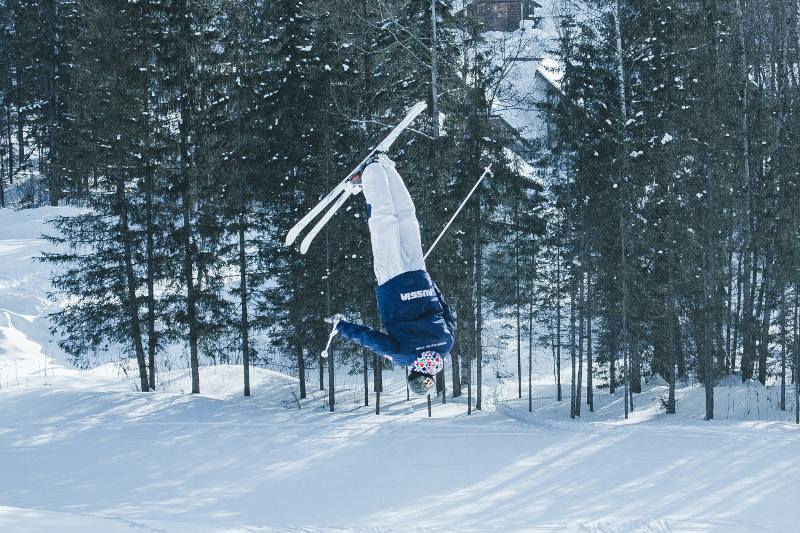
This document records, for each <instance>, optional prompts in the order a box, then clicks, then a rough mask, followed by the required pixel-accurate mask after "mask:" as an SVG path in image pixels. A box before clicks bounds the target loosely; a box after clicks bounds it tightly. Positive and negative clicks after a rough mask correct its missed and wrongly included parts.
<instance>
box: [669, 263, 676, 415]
mask: <svg viewBox="0 0 800 533" xmlns="http://www.w3.org/2000/svg"><path fill="white" fill-rule="evenodd" d="M667 268H668V269H669V272H668V274H667V275H668V276H669V279H668V281H667V349H668V350H669V376H668V377H667V379H668V380H669V392H668V395H667V414H670V415H674V414H675V382H676V381H677V379H678V376H677V374H676V370H675V367H676V364H675V359H676V357H675V355H676V350H677V346H676V342H675V341H676V340H677V339H676V337H677V332H676V331H675V324H676V322H677V320H676V318H675V315H676V309H675V293H674V287H673V285H672V264H669V265H668V266H667Z"/></svg>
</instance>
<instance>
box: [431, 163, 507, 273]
mask: <svg viewBox="0 0 800 533" xmlns="http://www.w3.org/2000/svg"><path fill="white" fill-rule="evenodd" d="M491 173H492V164H491V163H489V166H488V167H486V168H485V169H483V174H481V177H480V178H478V181H476V182H475V185H473V186H472V190H471V191H469V194H467V197H466V198H464V201H463V202H461V205H460V206H458V209H456V212H455V213H453V216H452V217H450V220H449V221H447V224H445V226H444V229H443V230H442V232H441V233H440V234H439V236H438V237H436V240H435V241H433V244H431V247H430V248H428V251H427V252H425V256H424V257H423V258H422V260H423V261H424V260H425V259H427V258H428V256H429V255H431V252H432V251H433V249H434V248H436V245H437V244H439V241H440V240H442V237H443V236H444V234H445V233H446V232H447V229H448V228H449V227H450V224H452V223H453V221H454V220H455V219H456V217H457V216H458V214H459V213H460V212H461V210H462V209H463V208H464V206H465V205H467V202H468V201H469V199H470V198H471V197H472V194H473V193H474V192H475V189H477V188H478V185H480V184H481V182H482V181H483V178H485V177H486V175H487V174H491Z"/></svg>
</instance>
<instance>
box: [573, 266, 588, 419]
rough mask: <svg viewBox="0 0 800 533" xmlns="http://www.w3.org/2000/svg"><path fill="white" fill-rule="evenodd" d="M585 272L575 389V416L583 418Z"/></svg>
mask: <svg viewBox="0 0 800 533" xmlns="http://www.w3.org/2000/svg"><path fill="white" fill-rule="evenodd" d="M583 278H584V276H583V272H581V273H580V277H579V280H578V282H579V283H580V285H579V286H578V287H579V291H578V381H577V385H576V387H575V416H581V403H582V402H581V398H582V397H583V395H582V391H581V386H582V384H583V314H584V309H585V308H586V306H585V302H584V297H585V294H584V292H583V291H584V288H583Z"/></svg>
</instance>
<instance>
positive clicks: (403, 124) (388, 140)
mask: <svg viewBox="0 0 800 533" xmlns="http://www.w3.org/2000/svg"><path fill="white" fill-rule="evenodd" d="M426 107H427V104H426V103H425V102H424V101H423V102H417V103H416V104H414V106H413V107H412V108H411V109H409V110H408V113H406V116H405V117H403V120H401V121H400V123H399V124H397V126H395V127H394V129H393V130H392V131H391V132H389V134H388V135H387V136H386V137H384V139H383V140H382V141H381V142H380V143H379V144H378V145H377V146H376V147H375V148H373V149H372V150H371V151H370V153H369V154H367V156H366V157H365V158H364V159H362V160H361V162H360V163H359V164H358V165H356V167H355V168H354V169H353V170H352V171H350V173H349V174H348V175H347V177H345V178H344V179H343V180H342V181H341V182H339V184H338V185H336V187H334V188H333V190H331V191H330V192H329V193H328V194H326V195H325V197H323V198H322V200H320V201H319V203H318V204H317V205H315V206H314V208H313V209H311V211H309V212H308V213H307V214H306V215H305V216H304V217H303V218H301V219H300V220H299V221H298V222H297V224H295V225H294V226H293V227H292V229H290V230H289V233H287V234H286V241H285V242H286V245H287V246H289V245H291V244H292V243H293V242H294V241H295V240H296V239H297V237H298V236H299V235H300V233H302V232H303V230H304V229H305V228H306V227H307V226H308V225H309V224H310V223H311V222H312V221H313V220H314V219H316V218H317V217H318V216H319V215H320V214H321V213H322V212H323V211H325V208H326V207H328V206H329V205H330V204H331V203H333V205H332V206H331V207H330V208H329V209H328V211H327V212H326V213H325V215H324V216H323V217H322V218H321V219H320V220H319V221H318V222H317V224H316V225H315V226H314V227H313V228H312V229H311V231H310V232H309V233H308V235H307V236H306V237H305V239H303V242H302V243H301V245H300V253H301V254H305V253H306V252H307V251H308V248H309V247H310V246H311V241H313V240H314V237H316V236H317V234H318V233H319V232H320V231H322V228H323V227H324V226H325V224H327V223H328V221H329V220H330V219H331V218H332V217H333V215H335V214H336V211H338V210H339V208H340V207H342V205H344V203H345V202H346V201H347V199H348V198H349V197H350V196H353V195H355V194H358V193H359V192H360V191H361V187H359V186H357V185H352V184H350V178H352V177H353V175H355V174H357V173H359V172H361V171H362V170H363V169H364V165H365V164H366V163H367V161H369V160H370V158H371V157H372V156H373V155H375V153H377V152H386V151H387V150H389V148H391V146H392V144H393V143H394V142H395V141H396V140H397V138H398V137H399V136H400V134H401V133H403V131H404V130H405V129H406V128H407V127H408V126H409V125H410V124H411V123H412V122H414V119H416V118H417V116H419V114H420V113H422V111H424V110H425V108H426Z"/></svg>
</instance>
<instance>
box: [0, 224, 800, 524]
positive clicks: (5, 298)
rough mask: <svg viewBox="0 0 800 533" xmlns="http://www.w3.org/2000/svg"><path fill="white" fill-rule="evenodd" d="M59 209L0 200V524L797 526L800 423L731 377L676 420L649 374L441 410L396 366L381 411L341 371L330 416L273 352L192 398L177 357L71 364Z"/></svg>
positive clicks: (683, 394) (213, 371) (205, 382)
mask: <svg viewBox="0 0 800 533" xmlns="http://www.w3.org/2000/svg"><path fill="white" fill-rule="evenodd" d="M58 212H65V211H64V210H54V209H52V208H46V209H42V210H32V211H27V212H20V213H13V212H11V211H9V210H0V226H3V227H4V228H9V229H8V230H7V232H6V233H4V234H3V235H0V307H2V308H3V309H0V472H2V476H1V477H0V531H3V532H5V531H9V532H14V533H17V532H24V533H28V532H36V533H38V532H50V531H58V532H67V533H72V532H87V531H90V532H91V531H98V532H109V533H116V532H121V531H128V532H129V531H142V532H148V533H149V532H169V533H184V532H186V533H188V532H192V533H206V532H209V533H211V532H214V533H219V532H228V533H232V532H244V533H247V532H272V531H287V532H317V531H330V532H340V531H358V532H377V531H409V530H415V531H431V532H433V531H487V530H488V531H496V530H508V531H518V530H525V531H534V532H537V531H554V532H561V531H565V532H570V531H575V532H591V533H633V532H636V533H639V532H641V533H651V532H652V533H671V532H703V533H706V532H720V533H722V532H750V531H756V532H757V531H773V532H783V531H786V532H789V531H797V528H796V519H795V518H794V517H793V511H794V509H795V507H794V505H793V504H794V502H795V500H796V493H797V489H798V482H799V481H800V430H798V428H797V427H796V426H794V425H791V424H788V423H786V422H781V421H780V419H776V416H781V417H783V418H782V419H783V420H787V419H788V418H790V415H791V413H784V414H780V415H777V414H776V412H775V410H774V407H775V406H774V399H773V398H772V397H771V396H770V394H772V393H771V392H770V391H767V390H761V389H758V388H755V389H753V391H752V392H751V391H750V390H749V389H747V390H745V389H743V388H742V387H736V386H733V385H731V386H729V387H720V388H719V391H720V398H721V399H720V401H719V402H718V407H719V409H720V417H719V418H721V420H716V421H714V422H710V423H709V422H705V421H702V420H700V418H701V417H702V409H698V407H697V406H698V405H700V404H699V403H698V402H699V399H700V398H701V396H699V395H698V392H699V389H697V388H696V387H695V388H692V387H687V388H685V389H681V390H680V391H679V395H680V396H679V404H678V410H679V415H678V416H680V417H681V418H676V417H673V418H669V417H666V416H665V415H663V414H661V413H659V411H658V408H657V407H656V404H657V401H656V399H657V398H658V396H659V395H660V394H662V393H663V391H662V389H661V388H659V387H658V386H657V385H655V386H653V387H651V388H648V389H647V390H646V391H645V393H643V394H642V395H639V396H638V397H637V402H639V404H638V405H637V411H636V412H635V413H634V414H632V416H631V419H630V420H629V421H627V422H625V421H622V420H621V416H620V411H621V409H620V406H621V396H620V395H617V396H616V397H614V396H609V395H608V393H607V392H600V391H598V392H597V393H596V394H597V409H596V411H597V412H596V413H594V414H591V415H590V414H589V413H584V418H583V419H582V420H576V421H571V420H569V418H568V417H567V416H566V413H567V410H568V404H569V400H568V397H565V401H564V402H561V403H560V404H559V403H557V402H555V401H554V400H553V398H552V397H553V388H552V386H550V385H549V384H547V380H548V379H551V373H549V372H548V370H547V368H546V365H544V366H543V367H542V368H541V369H537V374H538V375H540V376H543V377H542V381H537V382H536V383H535V389H536V400H535V402H534V413H533V414H529V413H528V404H527V400H526V399H522V400H518V399H516V397H515V393H516V389H515V386H516V384H515V383H512V384H509V383H506V384H497V383H494V382H493V383H492V384H491V386H488V385H487V387H485V388H484V390H483V400H484V411H482V412H475V413H474V415H473V416H467V414H466V404H465V400H466V398H465V397H462V398H459V399H456V400H452V399H450V398H448V404H447V405H441V404H440V402H439V400H435V402H434V407H433V418H430V419H429V418H427V406H426V403H425V400H424V399H412V401H411V402H406V401H405V386H404V382H403V374H402V372H398V371H395V372H388V373H387V374H386V376H385V385H386V392H385V393H384V395H383V405H382V414H381V416H375V414H374V405H371V406H369V407H364V406H360V405H358V404H357V403H355V402H356V401H357V400H356V399H357V398H358V399H359V401H360V399H361V398H363V391H362V392H359V391H358V390H353V389H352V387H351V385H352V384H353V383H355V384H356V388H357V387H358V382H359V378H358V377H357V376H356V377H353V376H346V375H344V372H343V373H342V374H341V375H337V380H338V381H337V383H338V384H339V390H338V391H337V406H336V407H337V410H336V413H333V414H331V413H329V412H328V411H327V406H326V404H325V402H326V396H325V392H319V391H314V392H312V393H310V397H309V398H308V399H305V400H300V405H301V407H302V409H297V403H295V399H294V397H293V395H292V393H291V390H293V389H296V385H297V383H296V380H294V379H293V378H290V377H288V376H284V375H282V374H279V373H277V372H272V371H269V370H264V369H254V370H253V373H252V385H253V394H254V396H253V397H251V398H242V397H241V396H240V383H241V371H240V369H238V368H234V367H225V366H222V367H208V368H203V369H201V385H202V388H203V390H204V392H205V394H203V395H194V396H192V395H188V394H183V393H182V392H183V391H186V390H187V389H188V377H187V374H186V371H185V370H177V371H174V372H172V373H171V374H165V375H162V376H161V377H160V379H162V380H163V381H162V382H163V383H164V384H165V390H163V391H159V392H156V393H151V394H146V395H145V394H140V393H137V392H134V391H133V390H132V381H131V380H129V379H127V378H125V377H124V375H123V374H122V373H121V372H120V370H119V368H118V367H117V366H115V365H111V364H108V365H103V366H101V367H99V368H96V369H93V370H91V371H86V372H79V371H77V370H75V369H72V368H71V367H70V366H69V365H68V364H66V363H65V362H64V360H63V356H61V355H60V354H59V352H58V350H57V349H55V348H53V347H52V345H48V343H47V331H46V330H47V327H46V326H47V321H46V317H45V316H44V315H45V313H46V312H47V311H48V310H51V309H52V308H51V307H50V305H51V304H50V303H48V302H46V300H45V299H44V295H45V294H46V292H47V290H48V287H47V285H46V280H47V270H46V269H47V267H46V265H41V264H34V263H31V262H30V258H31V257H32V256H33V255H35V254H36V253H38V250H40V249H41V247H42V246H43V242H42V241H41V240H39V234H40V233H41V232H42V231H44V230H45V229H46V227H45V226H44V225H43V220H44V219H45V218H46V217H47V216H50V215H52V214H55V213H58ZM67 212H68V211H67ZM3 239H6V240H3ZM544 359H545V360H546V358H544ZM514 363H515V361H514ZM490 374H491V373H490V372H487V375H490ZM565 383H566V382H565ZM348 387H350V388H348ZM568 390H569V389H568V385H567V386H565V391H566V392H567V393H568ZM726 391H727V392H726ZM512 393H513V394H512ZM725 394H727V396H725ZM753 394H756V396H755V399H754V400H753ZM511 396H514V397H513V398H512V397H511ZM722 398H727V400H723V399H722ZM370 401H371V402H374V397H371V398H370ZM743 402H744V406H742V404H743ZM725 418H728V419H725Z"/></svg>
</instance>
